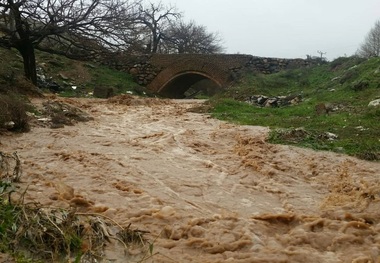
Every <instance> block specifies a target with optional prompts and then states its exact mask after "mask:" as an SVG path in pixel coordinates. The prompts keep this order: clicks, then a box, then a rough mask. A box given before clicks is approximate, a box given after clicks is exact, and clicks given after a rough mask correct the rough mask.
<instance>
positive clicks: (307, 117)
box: [210, 57, 380, 160]
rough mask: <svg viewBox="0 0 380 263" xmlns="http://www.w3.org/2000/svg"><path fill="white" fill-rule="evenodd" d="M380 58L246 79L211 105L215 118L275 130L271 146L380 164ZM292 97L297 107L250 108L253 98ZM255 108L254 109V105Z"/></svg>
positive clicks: (346, 60) (344, 60)
mask: <svg viewBox="0 0 380 263" xmlns="http://www.w3.org/2000/svg"><path fill="white" fill-rule="evenodd" d="M379 65H380V58H371V59H361V58H357V57H350V58H339V59H337V60H334V61H332V62H330V63H326V64H323V65H320V66H314V67H310V68H304V69H295V70H288V71H283V72H279V73H277V74H272V75H263V74H257V73H255V74H247V75H246V76H244V77H243V79H242V80H241V81H240V82H239V83H237V84H236V85H234V86H233V87H231V88H230V89H228V90H227V91H226V92H225V93H223V94H219V95H218V96H216V97H214V98H212V99H211V100H210V103H211V106H212V107H211V110H210V111H211V114H212V116H214V117H216V118H218V119H221V120H226V121H230V122H234V123H238V124H244V125H258V126H266V127H270V128H271V129H272V131H271V134H270V136H269V138H268V140H269V142H272V143H283V144H292V145H298V146H303V147H310V148H313V149H318V150H329V151H335V152H340V153H345V154H349V155H353V156H357V157H359V158H362V159H366V160H380V108H379V107H370V106H368V104H369V102H370V101H372V100H375V99H378V98H380V85H379V83H380V70H379ZM257 94H261V95H263V96H267V97H280V96H282V97H289V96H292V95H293V94H300V98H301V99H300V100H299V101H298V103H297V104H291V105H281V104H279V105H277V106H276V107H272V106H273V105H271V107H265V106H264V107H263V105H255V104H253V105H250V104H249V103H246V101H251V98H252V97H254V95H257ZM251 104H252V103H251Z"/></svg>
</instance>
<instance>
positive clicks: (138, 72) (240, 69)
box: [103, 54, 311, 91]
mask: <svg viewBox="0 0 380 263" xmlns="http://www.w3.org/2000/svg"><path fill="white" fill-rule="evenodd" d="M103 64H106V65H107V66H109V67H112V68H115V69H118V70H122V71H126V72H129V73H130V74H131V75H132V76H133V77H134V79H135V80H136V82H137V83H139V84H140V85H143V86H147V87H149V88H151V89H153V90H154V91H157V90H159V89H160V88H161V87H160V85H164V84H165V82H167V81H168V79H170V75H175V74H179V73H180V72H185V71H187V70H188V71H192V72H194V71H202V70H203V73H204V74H206V75H207V74H208V73H209V74H210V78H214V80H217V81H219V82H220V83H222V84H223V85H224V84H226V83H228V82H231V81H233V80H236V79H238V78H239V77H240V76H241V74H242V73H244V72H260V73H263V74H272V73H276V72H279V71H281V70H285V69H290V68H300V67H307V66H309V65H310V64H311V62H310V61H308V60H304V59H283V58H270V57H256V56H252V55H241V54H213V55H203V54H151V55H126V54H118V55H116V56H114V55H113V56H112V57H108V58H105V59H104V60H103ZM202 67H203V68H202ZM157 83H158V84H157Z"/></svg>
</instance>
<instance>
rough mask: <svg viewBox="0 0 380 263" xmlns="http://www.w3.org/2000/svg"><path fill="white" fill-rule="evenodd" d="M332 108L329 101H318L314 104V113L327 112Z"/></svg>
mask: <svg viewBox="0 0 380 263" xmlns="http://www.w3.org/2000/svg"><path fill="white" fill-rule="evenodd" d="M333 109H334V108H333V106H332V105H331V104H330V103H319V104H317V105H315V113H316V114H317V115H322V114H329V113H330V112H332V111H333Z"/></svg>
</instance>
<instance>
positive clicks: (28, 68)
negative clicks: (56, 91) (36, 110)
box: [17, 41, 37, 86]
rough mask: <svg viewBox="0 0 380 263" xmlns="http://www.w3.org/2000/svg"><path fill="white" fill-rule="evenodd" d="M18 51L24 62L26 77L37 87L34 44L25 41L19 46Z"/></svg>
mask: <svg viewBox="0 0 380 263" xmlns="http://www.w3.org/2000/svg"><path fill="white" fill-rule="evenodd" d="M17 50H18V51H19V52H20V54H21V56H22V59H23V62H24V73H25V77H26V78H27V79H29V80H30V81H32V83H33V84H34V85H36V86H37V71H36V57H35V53H34V46H33V44H32V43H30V42H28V41H23V42H22V43H21V44H20V45H18V47H17Z"/></svg>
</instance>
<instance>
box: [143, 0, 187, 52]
mask: <svg viewBox="0 0 380 263" xmlns="http://www.w3.org/2000/svg"><path fill="white" fill-rule="evenodd" d="M180 17H181V13H179V12H178V11H177V9H176V8H175V7H173V6H165V5H163V4H162V2H159V3H158V4H154V3H149V4H148V5H147V6H144V4H140V8H139V16H138V22H139V23H140V24H142V25H143V27H144V29H145V38H146V42H147V43H146V52H147V53H157V52H158V51H159V47H160V43H161V41H162V39H163V38H164V34H163V32H164V31H165V30H166V29H167V28H168V27H169V25H170V23H172V22H173V21H175V20H177V19H179V18H180Z"/></svg>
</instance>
